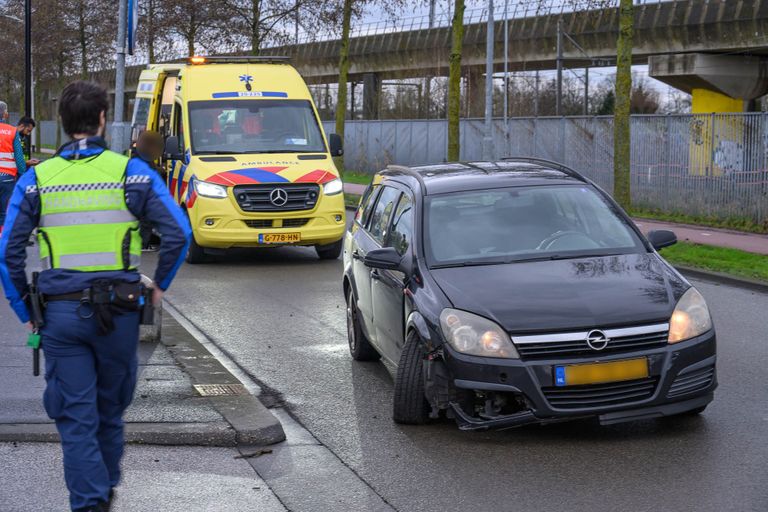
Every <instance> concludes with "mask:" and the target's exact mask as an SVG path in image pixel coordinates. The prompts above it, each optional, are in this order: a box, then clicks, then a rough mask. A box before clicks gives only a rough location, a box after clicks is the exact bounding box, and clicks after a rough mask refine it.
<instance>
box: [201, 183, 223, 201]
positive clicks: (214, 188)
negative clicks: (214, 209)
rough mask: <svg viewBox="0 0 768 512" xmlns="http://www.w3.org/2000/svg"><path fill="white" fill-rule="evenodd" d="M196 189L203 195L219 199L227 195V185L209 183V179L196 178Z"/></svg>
mask: <svg viewBox="0 0 768 512" xmlns="http://www.w3.org/2000/svg"><path fill="white" fill-rule="evenodd" d="M195 190H197V193H198V194H200V195H201V196H203V197H214V198H217V199H222V198H225V197H227V187H223V186H221V185H217V184H215V183H208V182H207V181H199V180H195Z"/></svg>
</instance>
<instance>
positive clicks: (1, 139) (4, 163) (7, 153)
mask: <svg viewBox="0 0 768 512" xmlns="http://www.w3.org/2000/svg"><path fill="white" fill-rule="evenodd" d="M15 140H16V127H15V126H11V125H8V124H5V123H0V173H3V174H10V175H11V176H16V174H18V172H19V171H18V169H16V157H15V155H14V151H13V143H14V141H15Z"/></svg>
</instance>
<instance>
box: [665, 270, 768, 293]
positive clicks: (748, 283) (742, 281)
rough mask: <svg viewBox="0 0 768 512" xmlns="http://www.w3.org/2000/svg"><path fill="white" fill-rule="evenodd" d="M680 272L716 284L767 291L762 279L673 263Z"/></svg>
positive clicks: (766, 285)
mask: <svg viewBox="0 0 768 512" xmlns="http://www.w3.org/2000/svg"><path fill="white" fill-rule="evenodd" d="M673 266H674V267H675V268H676V269H677V270H678V271H680V273H681V274H683V275H684V276H686V277H692V278H694V279H703V280H705V281H713V282H715V283H718V284H724V285H728V286H735V287H738V288H746V289H747V290H752V291H755V292H760V293H768V283H766V282H764V281H758V280H756V279H749V278H747V277H735V276H732V275H730V274H724V273H722V272H714V271H712V270H704V269H701V268H695V267H686V266H683V265H673Z"/></svg>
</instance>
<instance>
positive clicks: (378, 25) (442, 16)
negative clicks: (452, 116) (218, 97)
mask: <svg viewBox="0 0 768 512" xmlns="http://www.w3.org/2000/svg"><path fill="white" fill-rule="evenodd" d="M686 1H687V0H635V1H634V3H635V5H649V4H660V3H670V2H681V3H682V2H686ZM714 1H718V2H724V1H726V0H714ZM618 5H619V0H509V2H508V3H507V8H506V13H507V14H506V19H510V20H512V19H521V18H530V17H536V16H551V15H561V14H566V13H570V12H580V11H586V10H599V9H613V8H617V7H618ZM494 17H495V19H496V20H497V21H503V20H504V19H505V17H504V1H503V0H495V2H494ZM487 20H488V8H487V7H476V8H471V9H465V10H464V25H465V26H466V25H472V24H481V23H486V22H487ZM452 21H453V15H452V13H451V12H450V11H447V10H443V11H441V12H435V16H434V18H431V17H430V16H429V15H428V14H423V15H418V16H397V17H394V16H393V17H386V18H384V19H380V20H376V21H371V22H365V23H354V24H353V26H352V28H351V30H350V36H351V37H366V36H377V35H383V34H391V33H396V32H409V31H418V30H428V29H432V28H445V27H450V26H451V23H452ZM338 38H339V34H338V30H337V29H331V28H328V29H321V30H317V27H314V26H313V27H312V30H311V31H310V30H300V31H299V37H298V40H297V41H296V43H297V44H306V43H313V42H318V41H327V40H334V39H338ZM275 46H281V44H279V43H278V44H275Z"/></svg>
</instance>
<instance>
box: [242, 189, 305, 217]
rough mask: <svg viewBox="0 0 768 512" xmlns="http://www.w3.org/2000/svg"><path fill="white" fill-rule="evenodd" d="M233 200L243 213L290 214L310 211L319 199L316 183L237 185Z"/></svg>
mask: <svg viewBox="0 0 768 512" xmlns="http://www.w3.org/2000/svg"><path fill="white" fill-rule="evenodd" d="M234 194H235V199H236V200H237V204H238V205H239V206H240V209H241V210H243V211H244V212H290V211H298V210H311V209H313V208H314V207H315V205H317V200H318V198H319V197H320V185H318V184H316V183H269V184H263V185H238V186H236V187H235V188H234Z"/></svg>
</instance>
